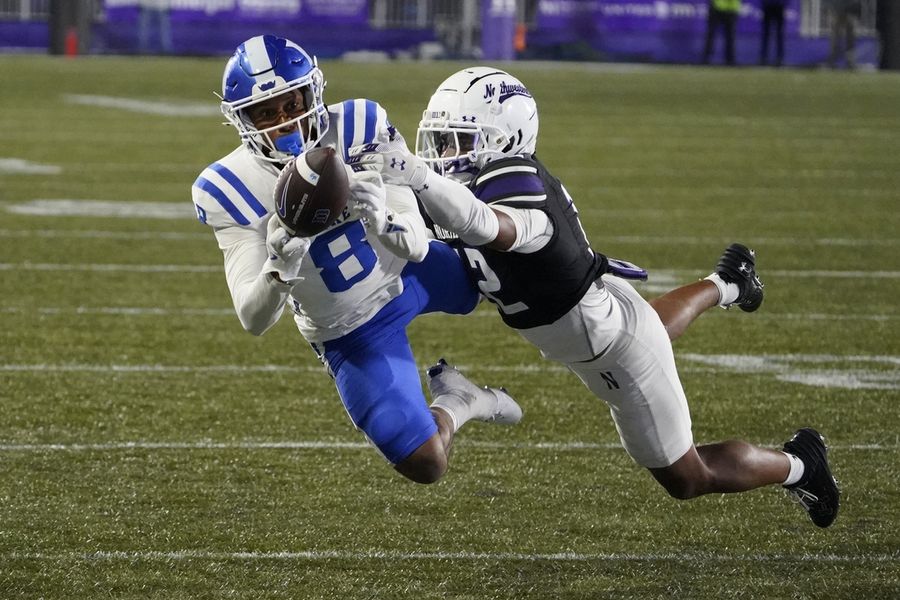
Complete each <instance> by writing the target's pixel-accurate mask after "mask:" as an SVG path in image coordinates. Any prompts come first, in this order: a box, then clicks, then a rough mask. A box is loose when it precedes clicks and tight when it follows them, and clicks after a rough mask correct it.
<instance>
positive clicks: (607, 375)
mask: <svg viewBox="0 0 900 600" xmlns="http://www.w3.org/2000/svg"><path fill="white" fill-rule="evenodd" d="M600 377H602V378H603V381H605V382H606V385H607V387H608V388H609V389H611V390H617V389H619V382H618V381H616V378H615V377H613V374H612V371H600Z"/></svg>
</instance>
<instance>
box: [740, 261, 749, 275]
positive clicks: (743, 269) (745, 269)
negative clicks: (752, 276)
mask: <svg viewBox="0 0 900 600" xmlns="http://www.w3.org/2000/svg"><path fill="white" fill-rule="evenodd" d="M738 271H740V272H741V273H749V272H750V271H752V269H751V268H750V267H748V266H747V263H745V262H742V263H741V266H740V267H739V268H738Z"/></svg>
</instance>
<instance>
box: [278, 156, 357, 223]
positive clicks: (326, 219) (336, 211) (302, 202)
mask: <svg viewBox="0 0 900 600" xmlns="http://www.w3.org/2000/svg"><path fill="white" fill-rule="evenodd" d="M349 197H350V182H349V180H348V178H347V171H346V170H345V168H344V161H343V160H341V157H340V155H338V153H337V152H335V150H334V148H329V147H323V148H313V149H312V150H310V151H309V152H304V153H303V154H301V155H300V156H298V157H297V158H295V159H293V160H291V161H290V162H289V163H288V164H287V165H285V167H284V169H282V171H281V174H280V175H279V176H278V182H277V183H276V184H275V212H276V214H278V220H279V221H280V222H281V224H282V226H283V227H284V229H285V231H287V232H288V234H290V235H292V236H299V237H309V236H313V235H316V234H318V233H321V232H322V231H324V230H326V229H328V227H330V226H331V225H332V223H334V221H335V220H336V219H337V218H338V217H339V216H340V215H341V213H342V212H343V211H344V208H345V207H346V206H347V199H348V198H349Z"/></svg>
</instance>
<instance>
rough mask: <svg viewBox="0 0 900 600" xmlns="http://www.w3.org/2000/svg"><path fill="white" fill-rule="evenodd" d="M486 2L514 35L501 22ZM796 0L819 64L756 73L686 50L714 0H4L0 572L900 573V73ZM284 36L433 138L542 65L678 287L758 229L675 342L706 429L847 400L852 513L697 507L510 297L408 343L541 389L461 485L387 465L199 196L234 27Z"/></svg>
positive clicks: (768, 587) (741, 499) (45, 585)
mask: <svg viewBox="0 0 900 600" xmlns="http://www.w3.org/2000/svg"><path fill="white" fill-rule="evenodd" d="M890 4H891V6H895V5H896V4H900V2H893V1H892V2H891V3H890ZM487 5H490V6H496V7H498V10H499V9H504V10H506V9H509V11H510V12H503V11H502V10H501V11H500V12H499V14H500V16H502V19H501V20H502V30H503V31H504V32H506V33H505V34H504V35H511V38H504V39H511V40H512V41H513V46H512V48H510V46H509V45H505V44H504V45H503V47H502V48H500V47H496V46H494V47H488V48H486V46H490V45H489V44H484V43H483V42H482V40H483V39H486V36H487V33H486V32H485V25H486V24H487V21H485V20H484V18H483V17H484V15H483V14H482V12H481V11H482V10H483V9H484V6H487ZM744 6H745V7H746V9H745V12H744V13H743V14H742V17H741V20H742V23H741V28H742V32H741V36H740V40H739V48H741V50H740V52H741V54H740V56H742V57H743V58H741V60H740V61H739V62H744V64H753V63H754V62H755V60H756V48H757V42H758V37H757V36H758V13H757V12H756V9H757V7H758V5H757V4H756V3H755V2H751V1H745V2H744ZM792 6H793V9H792V11H793V12H791V13H790V19H791V25H790V38H789V41H788V57H789V60H788V62H789V63H790V64H791V65H792V67H791V68H785V69H768V68H766V69H762V68H740V69H731V68H718V67H700V66H694V65H693V64H692V63H695V62H697V54H698V52H699V44H700V43H701V41H700V40H701V39H702V35H703V33H702V31H703V27H704V24H703V18H702V16H701V15H700V14H699V13H700V12H702V11H703V10H705V3H704V2H699V1H697V2H690V1H687V0H683V1H681V2H662V1H653V2H649V1H646V2H642V1H637V0H636V1H634V2H626V1H618V2H612V1H609V2H607V1H596V2H589V1H584V2H578V1H574V0H572V1H542V2H534V3H514V2H509V3H506V2H499V3H498V2H493V3H487V2H485V3H484V5H482V4H480V3H478V2H468V1H466V0H460V1H458V2H436V1H435V2H426V1H421V2H416V1H414V2H399V1H395V2H379V1H376V0H373V1H371V2H363V1H361V0H359V1H357V0H323V1H321V2H317V1H315V0H272V1H265V0H246V1H238V0H182V1H178V2H173V3H172V4H171V8H172V11H173V12H172V13H171V14H170V17H171V21H170V24H171V27H172V40H171V43H172V46H171V48H169V49H164V48H163V47H162V46H161V45H159V44H160V39H159V36H158V33H159V32H158V30H157V27H158V26H157V25H154V26H152V27H149V29H148V30H147V31H146V34H147V37H146V41H145V47H144V48H142V47H141V42H140V40H141V35H140V27H139V22H140V16H139V11H138V3H137V2H135V1H128V0H109V1H107V2H104V3H84V2H76V1H74V0H72V1H69V2H41V1H37V0H32V1H30V2H27V1H24V0H23V1H18V2H10V1H9V0H0V14H2V17H0V47H2V49H3V52H0V76H2V77H0V81H2V85H3V87H2V89H0V141H2V149H0V599H3V600H5V599H7V598H9V599H16V600H20V599H38V598H41V599H65V600H71V599H81V598H85V599H94V598H116V599H125V598H127V599H130V598H134V599H148V598H149V599H160V600H162V599H165V600H172V599H181V598H191V599H195V598H216V599H218V598H240V599H247V600H259V599H263V598H273V599H275V598H281V599H306V598H310V599H319V598H328V599H331V598H335V599H341V600H343V599H357V598H366V599H368V598H379V599H381V598H383V599H386V600H399V599H403V600H405V599H410V600H412V599H415V600H423V599H432V598H434V599H437V598H454V599H466V600H486V599H493V598H502V599H508V600H522V599H526V598H527V599H534V600H550V599H552V600H555V599H563V600H582V599H610V600H612V599H616V600H618V599H620V598H632V599H641V600H643V599H653V600H655V599H658V598H678V599H689V600H693V599H708V600H721V599H724V598H742V599H752V600H758V599H765V600H806V599H810V600H851V599H852V600H857V599H862V598H865V599H871V600H895V599H896V598H900V438H898V428H900V409H898V407H900V342H898V340H900V310H898V301H897V299H898V298H900V252H898V247H900V235H898V232H900V194H898V190H900V169H898V165H897V160H898V157H900V74H898V73H893V72H890V71H889V70H882V69H877V68H876V65H877V62H878V59H877V51H876V50H875V39H876V38H875V31H876V29H875V22H874V21H873V20H872V19H873V15H875V14H877V13H878V11H877V10H876V9H877V8H878V6H877V5H876V4H875V3H872V2H867V3H865V13H864V17H863V25H862V29H863V42H864V43H865V44H868V46H867V48H868V50H867V51H866V52H867V53H868V54H866V55H865V56H861V62H864V65H865V66H866V68H861V69H859V70H857V71H856V72H850V71H847V70H844V69H839V70H831V69H818V68H801V67H815V66H818V65H819V64H820V63H821V62H822V60H824V53H825V52H827V38H826V34H825V31H826V30H827V23H825V22H823V21H822V19H823V18H824V17H823V16H822V12H821V10H820V9H821V4H820V3H818V2H815V1H811V2H804V3H802V4H801V3H800V2H799V1H798V2H795V3H794V4H792ZM85 7H87V9H86V10H83V9H84V8H85ZM401 7H405V8H406V10H401ZM611 7H618V8H616V9H615V10H613V9H612V8H611ZM648 7H652V10H651V9H650V8H648ZM688 7H691V10H696V11H697V13H693V12H691V13H689V12H688V10H687V9H688ZM676 9H677V10H676ZM54 10H57V11H59V12H57V13H54ZM667 11H668V12H667ZM63 13H64V14H63ZM676 14H677V15H678V16H677V18H676V16H675V15H676ZM510 15H513V16H510ZM661 15H668V17H666V18H663V17H662V16H661ZM497 26H498V27H500V25H497ZM523 27H524V35H525V38H524V42H523V41H522V38H521V35H522V33H523V31H522V30H523ZM263 31H267V32H268V31H274V32H276V33H281V34H284V35H288V36H289V37H291V38H292V39H295V40H296V41H297V42H298V43H300V44H302V45H304V46H306V47H307V48H308V49H309V50H310V51H311V52H313V53H316V54H318V55H319V56H320V57H322V59H323V60H322V68H323V71H324V73H325V76H326V78H327V80H328V88H327V91H326V101H330V102H335V101H338V100H342V99H344V98H356V97H369V98H373V99H375V100H377V101H379V102H380V103H381V104H382V105H383V106H385V107H386V109H387V110H388V113H389V114H390V116H391V119H392V121H393V122H394V123H395V124H396V125H397V126H398V127H399V128H400V129H401V131H403V132H404V133H406V135H407V136H408V137H409V136H411V132H412V131H414V130H415V128H416V124H417V122H418V119H419V116H420V115H421V111H422V109H423V107H424V105H425V103H426V101H427V98H428V96H429V94H430V93H431V92H432V90H433V89H434V87H435V86H436V85H437V84H438V83H439V82H440V81H442V80H443V79H444V78H445V77H446V76H447V75H448V74H449V73H452V72H453V71H455V70H457V69H459V68H461V67H463V66H467V65H469V64H471V63H472V62H474V61H476V60H481V59H484V60H485V61H487V60H490V61H491V62H499V63H500V64H502V65H504V66H505V67H506V68H507V69H509V70H510V71H513V72H514V73H515V74H516V75H517V76H519V77H520V78H521V79H522V80H523V81H525V82H526V83H527V84H528V85H529V87H530V89H531V91H532V92H533V93H534V95H535V97H536V99H537V101H538V105H539V106H540V107H541V137H540V141H539V144H538V154H539V156H540V157H541V159H542V161H543V162H544V163H546V164H547V165H548V166H549V167H550V168H551V170H552V171H553V172H554V173H555V174H557V175H558V176H560V177H561V179H562V180H563V181H564V182H565V183H566V187H567V189H568V190H569V191H570V192H571V193H572V195H573V197H574V198H575V199H576V202H577V205H578V207H579V212H580V214H581V216H582V219H583V222H584V226H585V229H586V231H587V233H588V235H589V237H590V238H591V239H592V240H593V241H594V243H595V245H596V246H597V248H598V249H600V250H602V251H605V252H608V253H609V254H611V255H614V256H621V257H623V258H627V259H630V260H634V261H635V262H637V263H638V264H641V265H642V266H645V267H647V268H648V269H649V270H650V280H649V281H648V282H647V283H645V284H641V286H640V287H639V289H640V291H641V293H643V294H645V295H646V296H648V297H649V296H653V295H655V294H658V293H660V292H662V291H665V290H667V289H670V288H671V287H674V286H675V285H677V284H679V283H682V282H686V281H692V280H695V279H698V278H700V277H703V276H705V275H706V274H707V273H708V272H709V270H710V269H711V268H712V266H713V264H714V262H715V260H716V259H717V258H718V256H719V254H720V253H721V251H722V249H723V248H724V247H725V245H727V244H728V243H729V242H731V241H735V240H741V241H744V242H746V243H748V244H750V245H752V246H754V247H755V248H756V249H757V250H758V252H759V256H760V272H761V274H762V277H763V279H764V281H765V282H766V284H767V287H766V303H765V304H764V305H763V307H762V309H761V310H760V311H758V312H757V313H754V314H752V315H747V314H744V313H741V312H740V311H721V310H715V311H710V312H709V313H708V314H706V315H704V316H703V317H702V318H701V319H699V320H698V321H697V322H696V323H695V324H694V325H693V326H692V328H691V330H690V331H689V332H688V334H687V335H685V336H684V337H683V338H681V339H679V340H678V342H677V344H676V347H675V350H676V359H677V360H678V364H679V371H680V374H681V377H682V381H683V383H684V385H685V389H686V392H687V394H688V398H689V400H690V404H691V412H692V417H693V420H694V434H695V437H696V439H697V440H698V441H709V440H717V439H725V438H730V437H742V438H745V439H749V440H752V441H755V442H758V443H760V444H764V445H767V446H771V447H778V446H780V444H782V443H783V442H784V441H785V439H786V438H787V437H788V436H789V435H790V434H791V432H792V431H793V430H794V429H795V428H796V427H799V426H804V425H813V426H816V427H818V428H820V429H821V430H822V431H823V433H825V435H826V436H827V438H828V442H829V444H830V445H831V447H832V450H831V456H832V460H833V463H834V469H835V473H836V475H837V477H838V479H839V480H840V482H841V485H842V488H843V493H844V496H843V505H842V509H841V511H842V512H841V515H840V517H839V518H838V520H837V522H836V523H835V524H834V526H833V527H832V528H830V529H828V530H818V529H816V528H815V527H814V526H813V525H812V524H810V523H809V522H808V519H807V518H806V517H805V516H804V515H803V514H802V512H801V510H800V509H799V507H796V506H793V505H792V504H791V503H790V502H789V501H788V499H787V498H786V497H784V495H783V494H782V493H781V491H780V490H778V489H765V490H757V491H755V492H752V493H748V494H741V495H735V496H708V497H704V498H699V499H696V500H694V501H690V502H679V501H676V500H673V499H670V498H669V497H667V496H666V495H665V493H664V492H663V491H662V489H661V488H660V487H659V486H658V485H657V484H656V483H655V482H653V481H652V478H651V477H650V476H649V475H648V474H647V473H646V472H644V471H643V470H641V469H639V468H638V467H636V466H635V465H634V463H632V462H631V461H630V459H628V457H627V456H626V455H625V454H624V452H623V451H622V450H621V448H620V447H619V445H618V438H617V435H616V432H615V429H614V427H613V425H612V422H611V419H610V418H609V415H608V412H607V410H606V408H605V407H604V406H603V405H602V404H600V403H599V402H598V401H597V400H596V399H595V398H593V397H592V396H591V395H590V394H589V393H588V392H587V391H586V390H585V389H584V388H583V386H581V384H580V383H579V382H578V381H577V380H576V379H575V378H574V377H572V376H571V375H570V374H567V373H566V372H565V371H563V370H562V369H560V368H559V367H558V366H556V365H554V364H551V363H548V362H546V361H541V360H540V358H539V357H538V355H537V352H536V351H535V350H534V349H533V348H532V347H531V346H529V345H527V344H525V343H524V342H523V341H522V340H521V339H520V338H519V337H518V336H516V335H515V334H514V333H513V332H511V331H510V330H509V329H507V328H505V327H504V326H503V325H502V323H501V322H500V320H499V318H497V315H496V314H495V313H494V311H492V310H491V309H490V307H488V306H482V307H479V309H478V310H477V311H476V313H475V314H474V315H472V316H470V317H446V316H442V315H432V316H425V317H422V318H420V319H417V320H416V321H415V322H414V323H413V325H412V326H411V327H410V330H409V333H410V339H411V341H412V345H413V348H414V350H415V351H416V357H417V359H418V360H419V362H420V364H421V365H422V366H423V367H424V366H425V365H427V364H428V363H430V362H432V361H434V360H435V359H436V358H437V357H439V356H441V355H445V356H447V358H448V359H449V360H451V361H453V362H456V363H458V364H460V366H461V367H462V368H464V369H465V370H466V373H467V374H468V375H470V376H471V377H472V378H473V379H474V380H476V381H479V382H484V383H490V384H497V385H506V386H507V387H509V388H510V389H511V390H512V391H513V393H514V394H515V395H516V396H517V397H518V399H519V400H520V401H521V403H522V405H523V407H524V408H525V419H524V420H523V422H522V423H521V424H520V425H519V426H517V427H513V428H504V429H501V428H494V427H486V426H479V425H480V424H472V425H471V426H467V427H466V429H465V430H463V431H462V432H461V434H460V436H459V437H458V438H457V441H456V443H455V451H454V452H455V454H454V459H453V464H452V466H451V470H450V472H449V473H448V475H447V477H446V478H445V479H444V480H443V481H441V482H440V483H438V484H436V485H434V486H416V485H413V484H411V483H409V482H407V481H405V480H403V479H402V478H400V477H399V476H398V475H396V474H395V473H394V472H393V471H391V470H390V469H389V468H388V467H387V466H386V465H385V464H384V463H383V461H382V460H381V459H380V458H379V457H378V455H377V454H376V453H375V452H374V451H373V450H372V449H371V448H369V447H368V446H367V445H366V443H365V442H364V440H363V439H362V438H361V436H360V435H359V434H358V433H357V432H356V431H354V430H353V428H352V426H351V424H350V423H349V421H348V419H347V417H346V414H345V412H344V410H343V408H342V407H341V405H340V403H339V401H338V398H337V396H336V393H335V391H334V387H333V384H332V382H331V380H330V379H329V378H328V377H327V376H326V375H325V374H324V372H323V371H322V368H321V366H320V365H319V364H318V362H317V361H316V359H315V357H314V355H313V354H312V352H311V351H310V350H309V349H308V347H307V346H306V345H305V344H304V343H303V342H302V340H301V339H300V337H299V335H298V334H297V331H296V328H295V326H294V325H293V323H292V321H291V319H290V318H287V317H285V318H284V319H282V321H281V322H279V323H278V324H277V325H276V326H275V327H274V328H273V329H272V330H271V331H270V332H268V333H267V334H266V335H265V336H264V337H262V338H255V337H253V336H250V335H248V334H247V333H245V332H244V331H243V330H242V329H241V327H240V325H239V323H238V321H237V318H236V317H235V315H234V310H233V308H232V306H231V301H230V298H229V295H228V291H227V289H226V286H225V282H224V277H223V274H222V257H221V253H220V252H219V251H218V249H217V248H216V245H215V242H214V240H213V238H212V235H211V233H210V232H209V230H208V228H206V227H205V226H203V225H201V224H199V223H198V222H197V221H196V219H195V217H194V213H193V209H192V206H191V203H190V191H189V188H190V185H191V183H192V182H193V181H194V179H195V178H196V176H197V174H198V173H199V172H200V170H201V169H202V168H203V167H204V166H206V165H207V164H208V163H209V162H210V161H212V160H214V159H216V158H217V157H220V156H222V155H224V154H225V153H227V152H229V151H230V150H231V149H232V148H234V147H235V146H236V144H237V137H236V135H235V132H234V131H233V130H232V129H230V128H226V127H222V126H220V125H219V123H220V122H221V121H222V116H221V114H220V113H219V111H218V106H217V104H218V102H217V100H216V98H215V97H214V96H213V92H214V91H216V90H218V89H219V87H220V85H221V74H222V68H223V66H224V62H225V56H226V55H227V54H229V53H230V52H231V51H232V49H233V48H232V47H233V46H234V45H236V44H237V43H239V42H240V41H243V39H244V38H245V37H247V36H249V35H254V34H257V33H260V32H263ZM517 31H518V37H517V33H516V32H517ZM154 32H155V33H154ZM497 35H498V36H499V34H497ZM491 39H492V40H493V39H495V38H491ZM517 39H518V40H519V47H518V49H516V46H515V43H516V40H517ZM154 44H155V45H154ZM801 45H802V48H801ZM510 50H512V52H513V53H514V54H513V55H512V59H513V60H516V59H517V58H522V59H524V58H526V57H528V58H530V57H533V58H536V59H541V60H516V62H507V61H505V60H502V57H504V56H510V55H509V52H510ZM490 52H496V53H497V54H490ZM168 53H171V55H167V54H168ZM479 53H480V58H476V57H478V56H479ZM503 53H506V54H503ZM57 54H60V55H69V56H57ZM386 57H387V58H392V59H400V60H382V59H384V58H386ZM429 57H431V58H436V57H448V60H412V59H414V58H429ZM488 57H491V58H488ZM452 58H456V59H459V60H452ZM350 59H352V60H350ZM364 59H365V60H369V59H376V60H375V62H361V60H364ZM550 59H572V60H565V61H564V60H550ZM638 62H639V63H642V64H639V65H638V64H635V63H638ZM653 63H664V64H653Z"/></svg>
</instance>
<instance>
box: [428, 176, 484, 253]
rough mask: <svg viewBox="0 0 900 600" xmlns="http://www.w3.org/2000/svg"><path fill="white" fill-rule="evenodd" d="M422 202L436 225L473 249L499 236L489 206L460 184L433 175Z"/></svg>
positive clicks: (430, 177)
mask: <svg viewBox="0 0 900 600" xmlns="http://www.w3.org/2000/svg"><path fill="white" fill-rule="evenodd" d="M425 183H426V185H425V187H424V188H423V189H421V190H419V200H420V201H421V202H422V206H423V207H424V208H425V212H427V213H428V216H429V217H431V219H432V220H433V221H434V222H435V223H436V224H437V225H440V226H441V227H443V228H444V229H446V230H448V231H452V232H454V233H456V234H457V235H458V236H459V239H461V240H462V241H464V242H465V243H467V244H471V245H473V246H484V245H485V244H488V243H490V242H492V241H494V239H495V238H496V237H497V234H498V233H499V231H500V222H499V221H498V219H497V215H496V213H494V211H493V210H491V209H490V207H489V206H488V205H487V204H485V203H483V202H482V201H481V200H479V199H478V198H476V197H475V195H474V194H473V193H472V191H471V190H470V189H469V188H467V187H466V186H464V185H462V184H461V183H457V182H456V181H452V180H450V179H447V178H445V177H441V176H440V175H438V174H437V173H433V172H430V173H429V174H428V178H427V179H426V180H425Z"/></svg>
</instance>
